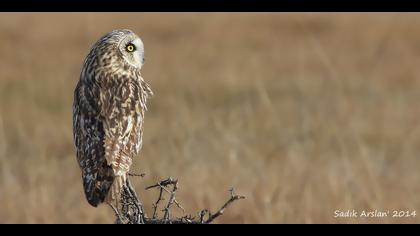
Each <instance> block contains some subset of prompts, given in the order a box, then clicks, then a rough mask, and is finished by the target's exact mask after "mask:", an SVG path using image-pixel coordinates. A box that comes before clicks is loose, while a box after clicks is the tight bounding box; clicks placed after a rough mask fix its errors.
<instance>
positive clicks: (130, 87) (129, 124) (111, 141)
mask: <svg viewBox="0 0 420 236" xmlns="http://www.w3.org/2000/svg"><path fill="white" fill-rule="evenodd" d="M103 81H107V80H103ZM114 81H121V82H120V84H118V85H116V84H113V83H115V82H112V81H109V80H108V84H104V86H103V87H102V89H101V91H100V100H101V104H102V109H101V116H102V118H103V126H104V132H105V138H104V144H105V159H106V160H107V163H108V165H111V166H112V169H113V170H114V174H115V175H116V176H123V175H125V174H126V173H128V171H129V168H130V166H131V163H132V159H131V155H132V154H133V153H134V150H132V148H133V146H135V145H136V142H133V140H132V138H133V136H134V137H135V136H136V135H131V133H132V132H136V129H138V128H141V123H142V115H141V114H142V113H143V111H140V110H139V106H138V104H137V103H138V102H140V98H139V97H138V96H139V94H140V91H139V87H138V86H137V85H136V84H135V83H132V81H133V80H131V79H130V78H120V79H118V80H114ZM104 83H106V82H104ZM139 125H140V127H138V126H139ZM136 133H137V132H136Z"/></svg>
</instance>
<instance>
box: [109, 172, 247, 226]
mask: <svg viewBox="0 0 420 236" xmlns="http://www.w3.org/2000/svg"><path fill="white" fill-rule="evenodd" d="M130 176H141V175H130ZM143 176H144V175H143ZM141 177H142V176H141ZM170 186H172V189H169V187H170ZM153 188H158V189H159V196H158V199H157V200H156V202H155V203H154V204H153V215H152V217H151V218H148V217H147V216H146V214H145V212H144V210H143V206H142V204H141V202H140V200H139V199H138V197H137V195H136V192H135V191H134V188H133V187H132V186H131V184H130V182H129V181H128V180H127V186H126V187H125V188H124V191H123V193H122V198H121V205H122V207H121V209H120V211H121V212H119V209H116V208H115V207H114V206H113V205H110V206H111V207H112V209H113V211H114V213H115V215H116V216H117V221H116V222H120V223H124V222H126V221H128V223H129V224H209V223H211V222H213V221H214V220H215V219H216V218H217V217H219V216H221V215H223V213H224V211H225V209H226V208H227V207H228V206H229V205H230V204H232V203H233V202H234V201H236V200H240V199H244V198H245V197H244V196H239V195H235V194H234V191H233V188H232V189H231V190H230V195H231V197H230V199H229V200H228V201H227V202H226V203H225V204H224V205H223V206H222V207H221V208H220V209H219V210H218V211H217V212H216V213H215V214H211V213H210V212H209V211H208V210H202V211H200V212H199V214H198V219H195V218H194V217H191V215H189V216H183V217H181V218H171V214H170V213H171V212H170V210H171V207H172V206H173V205H176V206H177V207H178V208H179V209H181V210H182V211H183V213H185V210H184V208H183V207H182V206H181V204H180V203H179V202H178V201H177V200H176V197H175V194H176V191H177V190H178V180H177V179H172V178H167V179H165V180H163V181H160V182H158V183H157V184H154V185H151V186H149V187H147V188H146V190H149V189H153ZM164 193H166V194H169V200H168V202H167V203H166V204H165V205H164V208H163V210H162V211H163V212H164V215H163V217H162V218H159V216H158V213H157V209H158V207H159V204H160V203H161V202H162V201H164V200H165V199H164V198H163V195H164ZM206 214H208V217H207V219H205V215H206ZM124 219H127V220H126V221H124Z"/></svg>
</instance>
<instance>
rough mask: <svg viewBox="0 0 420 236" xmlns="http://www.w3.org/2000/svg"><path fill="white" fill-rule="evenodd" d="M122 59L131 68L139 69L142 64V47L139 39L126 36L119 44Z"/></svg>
mask: <svg viewBox="0 0 420 236" xmlns="http://www.w3.org/2000/svg"><path fill="white" fill-rule="evenodd" d="M120 51H121V53H122V56H123V59H124V60H125V61H126V62H127V63H128V64H130V65H131V66H133V67H135V68H137V69H141V67H142V66H143V64H144V46H143V42H142V41H141V39H140V38H139V37H136V36H135V37H133V36H131V37H130V36H127V37H126V38H124V39H123V40H122V41H121V43H120Z"/></svg>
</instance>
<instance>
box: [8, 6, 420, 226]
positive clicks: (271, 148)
mask: <svg viewBox="0 0 420 236" xmlns="http://www.w3.org/2000/svg"><path fill="white" fill-rule="evenodd" d="M419 23H420V15H419V14H379V13H377V14H373V13H372V14H367V13H365V14H353V13H342V14H326V13H324V14H307V13H301V14H297V13H295V14H291V13H288V14H274V13H272V14H266V13H252V14H251V13H200V14H198V13H197V14H193V13H182V14H181V13H141V14H140V13H138V14H136V13H131V14H116V13H108V14H99V13H92V14H86V13H61V14H53V13H33V14H27V13H26V14H24V13H2V14H0V222H1V223H111V222H113V220H114V215H113V213H112V211H111V210H110V209H109V208H108V207H106V206H101V207H99V208H97V209H95V208H92V207H90V206H89V205H88V203H87V201H86V200H85V197H84V195H83V190H82V184H81V177H80V171H79V168H78V166H77V162H76V160H75V155H74V150H73V140H72V126H71V124H72V121H71V112H72V99H73V89H74V86H75V84H76V81H77V80H78V76H79V72H80V68H81V64H82V62H83V59H84V57H85V55H86V54H87V52H88V49H89V48H90V46H91V45H92V44H93V43H94V42H95V41H96V40H97V39H98V38H99V37H100V36H102V35H103V34H105V33H106V32H108V31H110V30H112V29H114V28H130V29H132V30H134V31H135V32H137V33H138V34H139V35H140V36H141V37H142V39H143V41H144V43H145V48H146V58H147V59H146V64H145V66H144V69H143V76H144V78H145V79H146V80H147V81H148V82H149V83H150V84H151V86H152V88H153V90H154V92H155V97H154V98H153V99H152V100H150V103H149V111H148V113H147V115H146V121H145V135H144V146H143V147H144V148H143V151H142V153H141V155H140V157H139V158H138V159H136V161H135V165H134V169H135V171H136V172H145V173H147V176H146V177H145V178H143V179H136V180H134V182H135V185H136V188H137V191H138V194H139V195H140V197H141V198H142V200H143V201H144V204H145V205H146V206H148V208H147V209H148V211H149V212H150V209H151V204H152V202H153V200H155V197H156V194H157V193H156V192H146V191H144V190H143V189H144V187H145V186H147V185H149V184H152V183H154V182H156V181H157V180H159V179H163V178H166V177H168V176H172V177H176V178H178V179H179V181H180V189H179V191H178V198H179V200H180V201H181V202H183V203H184V207H185V208H186V211H187V212H188V213H194V212H196V211H198V210H199V209H201V208H210V209H216V208H217V207H219V206H221V205H222V203H223V202H224V200H226V199H227V197H228V189H229V188H230V187H231V186H234V187H235V188H236V190H237V193H239V194H242V195H245V196H246V197H247V199H246V200H244V201H242V202H237V203H234V205H232V206H231V208H229V209H228V210H227V211H226V213H225V215H224V216H222V217H221V218H220V219H219V220H218V221H217V222H219V223H348V222H360V223H368V222H376V223H383V222H386V223H406V222H415V223H420V221H419V217H414V218H402V219H397V218H392V217H386V218H372V219H362V218H357V219H346V218H338V219H337V218H334V217H333V216H334V211H335V210H337V209H339V210H347V209H355V210H357V211H361V210H371V209H372V210H375V209H377V210H384V211H386V210H390V211H392V210H411V211H413V210H418V209H419V206H420V197H419V196H420V174H419V172H420V171H419V170H420V158H419V155H420V123H419V121H420V109H419V105H418V103H419V101H420V77H419V75H420V66H419V65H420V30H419ZM178 214H181V213H180V212H178Z"/></svg>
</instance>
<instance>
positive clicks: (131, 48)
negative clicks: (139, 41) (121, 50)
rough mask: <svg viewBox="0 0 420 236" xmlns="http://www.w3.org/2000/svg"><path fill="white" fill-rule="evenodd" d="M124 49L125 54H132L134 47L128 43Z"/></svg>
mask: <svg viewBox="0 0 420 236" xmlns="http://www.w3.org/2000/svg"><path fill="white" fill-rule="evenodd" d="M125 49H127V52H134V50H135V49H136V47H135V46H134V44H132V43H129V44H127V46H126V47H125Z"/></svg>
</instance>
